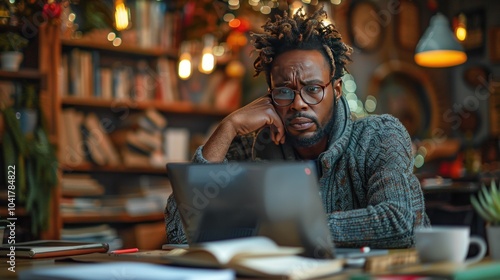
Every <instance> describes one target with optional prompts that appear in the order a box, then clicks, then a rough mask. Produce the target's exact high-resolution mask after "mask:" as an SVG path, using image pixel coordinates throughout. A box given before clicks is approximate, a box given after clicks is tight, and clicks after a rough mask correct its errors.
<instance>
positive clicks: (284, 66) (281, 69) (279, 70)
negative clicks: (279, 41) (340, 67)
mask: <svg viewBox="0 0 500 280" xmlns="http://www.w3.org/2000/svg"><path fill="white" fill-rule="evenodd" d="M329 81H330V66H329V63H328V61H327V60H326V59H325V57H324V56H323V55H322V54H321V53H320V52H319V51H317V50H292V51H288V52H285V53H283V54H281V55H279V56H278V57H276V58H275V61H274V63H273V66H272V68H271V87H272V88H276V87H289V88H291V89H294V90H301V89H302V87H303V86H305V85H313V84H314V85H321V86H324V85H326V84H328V82H329ZM332 84H333V87H332ZM332 84H330V85H328V86H327V87H325V88H324V98H323V100H322V101H321V102H320V103H318V104H316V105H309V104H307V103H306V102H304V100H303V99H302V98H301V97H300V95H299V94H296V95H295V99H294V101H293V102H292V104H290V105H288V106H285V107H281V106H277V105H276V104H275V105H274V107H275V109H276V112H277V113H278V115H279V116H280V117H281V119H282V121H283V123H284V125H285V128H286V131H287V136H286V137H287V140H291V141H292V143H293V144H294V145H295V146H297V147H311V146H314V145H315V144H317V143H319V142H320V141H321V140H322V139H323V138H325V137H327V136H328V135H329V134H330V132H331V130H332V127H333V118H332V116H333V110H334V109H333V107H334V105H333V104H334V101H335V98H336V97H335V95H339V94H340V88H341V84H340V80H337V81H333V82H332ZM333 88H335V92H336V93H335V94H334V89H333Z"/></svg>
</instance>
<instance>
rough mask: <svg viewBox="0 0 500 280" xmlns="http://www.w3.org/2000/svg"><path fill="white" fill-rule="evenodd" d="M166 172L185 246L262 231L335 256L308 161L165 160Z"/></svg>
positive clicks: (318, 254)
mask: <svg viewBox="0 0 500 280" xmlns="http://www.w3.org/2000/svg"><path fill="white" fill-rule="evenodd" d="M167 173H168V177H169V178H170V181H171V184H172V189H173V195H174V198H175V200H176V202H177V206H178V208H179V212H180V215H181V219H182V222H183V226H184V229H185V232H186V236H187V239H188V242H189V243H190V244H193V243H199V242H207V241H215V240H224V239H231V238H238V237H246V236H255V235H261V236H267V237H269V238H271V239H273V240H274V241H275V242H276V243H277V244H279V245H282V246H301V247H303V248H304V250H305V253H304V255H306V256H308V257H314V258H332V257H333V256H334V248H333V247H334V246H333V242H332V241H331V234H330V231H329V229H328V226H327V224H326V223H327V222H326V215H325V212H324V209H323V206H322V203H321V199H320V196H319V187H318V178H317V176H316V170H315V165H314V163H312V162H230V163H227V164H193V163H168V164H167Z"/></svg>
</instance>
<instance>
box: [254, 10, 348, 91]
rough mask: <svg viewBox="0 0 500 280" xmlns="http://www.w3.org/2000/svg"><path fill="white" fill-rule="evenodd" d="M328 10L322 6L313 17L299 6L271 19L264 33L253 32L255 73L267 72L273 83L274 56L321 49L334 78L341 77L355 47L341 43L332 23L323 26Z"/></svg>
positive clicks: (264, 26)
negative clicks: (272, 66) (292, 10)
mask: <svg viewBox="0 0 500 280" xmlns="http://www.w3.org/2000/svg"><path fill="white" fill-rule="evenodd" d="M326 17H327V15H326V12H325V11H324V10H323V8H322V7H319V8H318V9H317V10H316V11H315V12H314V13H312V14H311V15H310V16H308V15H306V14H305V13H304V12H303V11H302V8H300V9H299V10H298V11H297V12H296V13H295V14H294V15H293V16H289V15H288V13H287V12H286V11H285V12H284V13H283V16H279V15H276V16H275V19H274V21H272V20H271V19H268V20H267V22H266V24H264V25H263V26H262V27H263V28H264V33H262V34H256V33H253V34H251V36H252V38H253V44H254V47H255V50H256V52H257V54H258V57H257V58H256V59H255V61H254V64H253V65H254V68H255V76H257V75H259V74H260V72H264V73H265V75H266V80H267V83H268V85H271V77H270V70H271V65H272V62H273V60H274V58H275V57H277V56H278V55H280V54H282V53H284V52H286V51H290V50H297V49H299V50H318V51H320V52H321V53H322V54H323V55H324V56H325V58H326V59H327V60H328V61H329V62H330V73H331V78H332V79H338V78H340V77H342V75H343V73H344V67H345V65H346V64H347V63H349V62H350V61H351V58H350V55H351V53H352V48H351V47H349V46H348V45H346V44H345V43H344V42H342V36H341V35H340V33H339V32H338V30H337V28H336V27H335V26H334V25H333V24H329V25H324V23H323V20H324V19H326Z"/></svg>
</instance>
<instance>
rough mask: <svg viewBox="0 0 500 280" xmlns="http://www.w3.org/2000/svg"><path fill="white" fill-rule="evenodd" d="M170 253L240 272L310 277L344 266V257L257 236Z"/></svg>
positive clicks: (190, 262)
mask: <svg viewBox="0 0 500 280" xmlns="http://www.w3.org/2000/svg"><path fill="white" fill-rule="evenodd" d="M174 250H179V254H177V255H168V256H166V258H168V259H169V260H170V261H171V262H172V263H174V264H178V265H187V266H196V267H219V268H231V269H234V270H235V271H236V272H237V273H238V274H240V275H247V276H257V277H276V278H281V279H310V278H316V277H320V276H326V275H330V274H333V273H336V272H339V271H341V270H342V267H343V260H341V259H335V260H325V259H312V258H306V257H302V256H299V255H297V254H299V253H301V252H302V249H301V248H295V247H280V246H278V245H277V244H276V243H274V242H273V241H272V240H270V239H269V238H266V237H261V236H256V237H247V238H239V239H231V240H223V241H213V242H206V243H200V244H199V245H197V246H192V247H190V248H189V249H186V250H185V249H174Z"/></svg>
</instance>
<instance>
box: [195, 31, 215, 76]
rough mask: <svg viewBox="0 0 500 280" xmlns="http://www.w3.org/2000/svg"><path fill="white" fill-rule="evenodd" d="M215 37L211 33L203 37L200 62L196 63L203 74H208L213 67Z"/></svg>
mask: <svg viewBox="0 0 500 280" xmlns="http://www.w3.org/2000/svg"><path fill="white" fill-rule="evenodd" d="M214 41H215V38H214V36H213V35H211V34H207V35H205V36H204V37H203V51H202V56H201V63H200V64H199V65H198V66H199V67H198V70H199V71H200V72H201V73H204V74H210V73H212V71H214V69H215V56H214V54H213V47H214Z"/></svg>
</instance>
